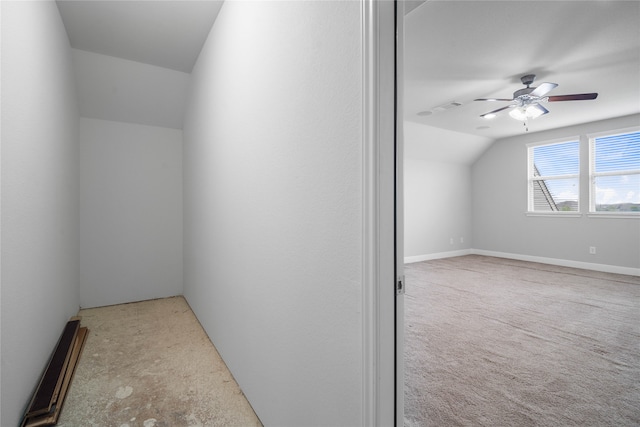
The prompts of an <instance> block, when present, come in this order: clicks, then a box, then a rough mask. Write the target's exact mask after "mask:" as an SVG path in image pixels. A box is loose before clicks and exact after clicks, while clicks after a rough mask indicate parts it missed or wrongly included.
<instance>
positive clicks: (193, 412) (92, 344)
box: [58, 297, 262, 427]
mask: <svg viewBox="0 0 640 427" xmlns="http://www.w3.org/2000/svg"><path fill="white" fill-rule="evenodd" d="M79 315H80V316H82V321H81V324H82V326H87V327H88V328H89V335H88V336H87V341H86V343H85V347H84V351H83V354H82V357H81V358H80V362H79V364H78V367H77V368H76V372H75V376H74V378H73V382H72V384H71V388H70V391H69V395H68V396H67V399H66V401H65V404H64V406H63V410H62V414H61V418H60V421H59V424H58V425H59V426H61V427H62V426H64V427H89V426H96V427H98V426H99V427H138V426H139V427H172V426H192V427H196V426H199V427H205V426H221V427H222V426H224V427H227V426H238V427H258V426H261V425H262V424H261V423H260V421H259V420H258V418H257V417H256V415H255V413H254V412H253V409H252V408H251V406H250V405H249V402H247V399H246V398H245V397H244V394H243V393H242V391H241V390H240V388H239V387H238V384H237V383H236V382H235V380H234V379H233V377H232V376H231V373H230V372H229V370H228V369H227V367H226V365H225V364H224V362H223V361H222V359H221V358H220V356H219V355H218V352H217V351H216V349H215V347H214V346H213V344H212V343H211V341H210V340H209V338H208V337H207V335H206V334H205V332H204V330H203V329H202V327H201V326H200V323H198V320H197V319H196V317H195V316H194V314H193V312H192V311H191V308H190V307H189V306H188V305H187V303H186V301H185V300H184V298H182V297H174V298H165V299H158V300H151V301H143V302H137V303H131V304H122V305H114V306H110V307H100V308H92V309H86V310H81V311H80V313H79Z"/></svg>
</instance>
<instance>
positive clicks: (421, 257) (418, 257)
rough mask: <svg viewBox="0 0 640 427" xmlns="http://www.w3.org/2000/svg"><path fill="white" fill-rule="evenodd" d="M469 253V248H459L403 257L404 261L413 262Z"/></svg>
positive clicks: (406, 262)
mask: <svg viewBox="0 0 640 427" xmlns="http://www.w3.org/2000/svg"><path fill="white" fill-rule="evenodd" d="M470 254H471V249H461V250H459V251H449V252H438V253H435V254H424V255H415V256H406V257H404V263H405V264H411V263H414V262H420V261H429V260H432V259H441V258H452V257H455V256H463V255H470Z"/></svg>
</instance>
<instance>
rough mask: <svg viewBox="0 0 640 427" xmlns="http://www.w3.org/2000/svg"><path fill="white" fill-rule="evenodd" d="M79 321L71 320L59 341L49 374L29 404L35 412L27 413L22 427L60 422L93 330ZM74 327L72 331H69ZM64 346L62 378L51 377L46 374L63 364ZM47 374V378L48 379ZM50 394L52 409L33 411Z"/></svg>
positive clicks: (59, 374)
mask: <svg viewBox="0 0 640 427" xmlns="http://www.w3.org/2000/svg"><path fill="white" fill-rule="evenodd" d="M79 324H80V319H79V318H72V320H70V321H69V322H68V323H67V326H66V327H65V329H64V331H63V334H62V336H61V338H60V341H59V342H58V346H57V347H56V350H55V351H54V356H52V358H51V360H50V362H49V364H48V366H47V370H46V371H45V375H43V378H42V379H41V381H40V384H39V385H38V388H37V389H36V392H35V393H34V397H33V398H32V401H31V403H30V406H29V410H30V411H31V412H27V413H26V414H25V416H24V419H23V422H22V424H21V426H22V427H42V426H52V425H55V424H56V423H57V422H58V418H59V417H60V412H61V411H62V406H63V404H64V399H65V398H66V395H67V392H68V390H69V386H70V385H71V380H72V378H73V374H74V372H75V369H76V366H77V363H78V360H79V359H80V355H81V354H82V350H83V348H84V343H85V341H86V338H87V334H88V332H89V330H88V329H87V328H86V327H79ZM70 330H71V331H72V332H69V331H70ZM69 335H72V336H73V340H72V341H71V342H70V343H69V342H68V336H69ZM61 345H62V346H64V345H66V346H67V347H66V352H64V353H65V357H64V360H63V362H64V363H63V366H62V367H61V369H60V370H58V371H57V374H58V377H57V378H55V379H54V378H52V377H51V376H47V375H46V374H47V373H48V372H49V371H50V370H51V369H55V368H56V367H57V366H59V365H60V363H59V362H60V359H62V356H61V355H60V354H61V353H63V350H64V348H65V347H62V349H61ZM54 360H56V361H57V363H53V362H54ZM45 377H47V378H46V382H45ZM54 380H55V387H54V388H53V389H52V388H51V384H53V383H54ZM43 385H44V386H45V387H44V389H43V390H42V393H41V388H42V386H43ZM49 393H51V394H50V399H51V400H50V401H49V402H48V409H47V410H46V412H43V411H42V408H41V407H40V408H39V409H38V410H37V412H35V413H34V411H33V410H32V408H34V407H35V405H34V404H35V403H39V404H40V405H42V404H43V402H45V401H46V397H47V396H49ZM36 397H38V399H36Z"/></svg>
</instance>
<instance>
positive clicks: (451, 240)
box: [449, 237, 453, 245]
mask: <svg viewBox="0 0 640 427" xmlns="http://www.w3.org/2000/svg"><path fill="white" fill-rule="evenodd" d="M449 244H451V245H453V237H452V238H450V239H449Z"/></svg>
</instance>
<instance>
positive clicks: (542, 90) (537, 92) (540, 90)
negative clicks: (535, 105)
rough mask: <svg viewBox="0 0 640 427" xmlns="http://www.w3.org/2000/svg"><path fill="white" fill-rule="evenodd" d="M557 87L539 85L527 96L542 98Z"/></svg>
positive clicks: (555, 85) (546, 83)
mask: <svg viewBox="0 0 640 427" xmlns="http://www.w3.org/2000/svg"><path fill="white" fill-rule="evenodd" d="M557 86H558V85H557V84H556V83H548V82H545V83H541V84H540V86H538V87H537V88H535V89H534V90H533V92H531V93H530V94H529V95H531V96H538V97H539V96H543V95H546V94H547V93H549V92H550V91H551V90H552V89H554V88H556V87H557Z"/></svg>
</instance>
